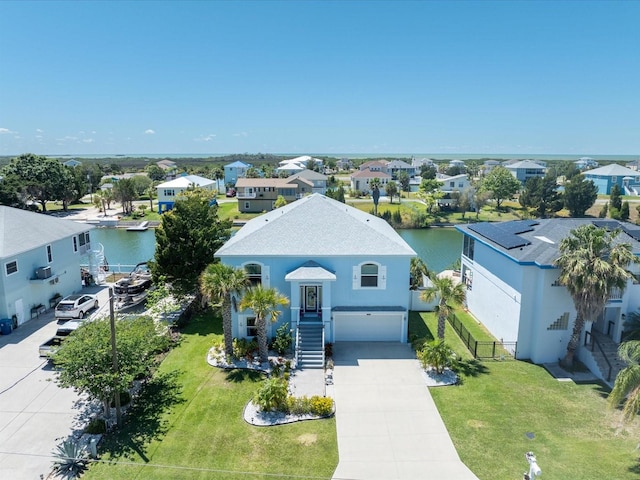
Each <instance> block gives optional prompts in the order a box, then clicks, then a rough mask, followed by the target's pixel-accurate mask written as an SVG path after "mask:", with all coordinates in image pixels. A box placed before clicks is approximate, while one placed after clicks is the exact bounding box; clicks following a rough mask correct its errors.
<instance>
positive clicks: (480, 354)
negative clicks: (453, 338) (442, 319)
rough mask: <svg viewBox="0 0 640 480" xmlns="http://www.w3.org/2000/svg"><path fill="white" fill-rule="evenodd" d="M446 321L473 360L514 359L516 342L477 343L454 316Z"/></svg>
mask: <svg viewBox="0 0 640 480" xmlns="http://www.w3.org/2000/svg"><path fill="white" fill-rule="evenodd" d="M447 320H448V321H449V323H450V324H451V326H452V327H453V329H454V330H455V331H456V333H457V334H458V336H459V337H460V340H462V342H463V343H464V344H465V345H466V346H467V348H468V349H469V351H470V352H471V353H472V354H473V358H500V359H505V358H515V356H516V349H517V342H498V341H494V342H490V341H478V340H476V339H475V338H474V337H473V335H471V332H470V331H469V330H467V327H465V326H464V324H463V323H462V322H461V321H460V319H459V318H458V317H457V316H456V315H455V314H452V315H450V316H449V318H448V319H447Z"/></svg>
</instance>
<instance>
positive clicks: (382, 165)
mask: <svg viewBox="0 0 640 480" xmlns="http://www.w3.org/2000/svg"><path fill="white" fill-rule="evenodd" d="M388 163H389V162H387V161H386V160H370V161H368V162H364V163H362V164H360V166H359V167H358V170H369V171H371V172H384V173H389V171H388V170H387V164H388Z"/></svg>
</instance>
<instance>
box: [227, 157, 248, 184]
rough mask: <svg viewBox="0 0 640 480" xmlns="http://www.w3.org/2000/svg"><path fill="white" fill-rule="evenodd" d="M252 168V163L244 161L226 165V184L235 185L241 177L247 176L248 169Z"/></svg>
mask: <svg viewBox="0 0 640 480" xmlns="http://www.w3.org/2000/svg"><path fill="white" fill-rule="evenodd" d="M250 168H251V164H249V163H244V162H240V161H237V162H233V163H229V164H228V165H225V166H224V184H225V185H226V186H227V187H233V186H235V184H236V182H237V181H238V179H239V178H244V177H246V176H247V170H249V169H250Z"/></svg>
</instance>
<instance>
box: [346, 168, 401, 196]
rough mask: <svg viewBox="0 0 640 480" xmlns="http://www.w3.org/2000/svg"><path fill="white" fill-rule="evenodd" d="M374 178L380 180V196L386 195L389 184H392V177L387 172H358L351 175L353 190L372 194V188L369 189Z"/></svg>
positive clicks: (366, 170)
mask: <svg viewBox="0 0 640 480" xmlns="http://www.w3.org/2000/svg"><path fill="white" fill-rule="evenodd" d="M374 178H377V179H379V180H380V195H385V190H386V187H387V184H388V183H389V182H392V181H393V180H392V179H391V175H389V174H388V173H385V172H381V171H379V170H374V171H372V170H369V169H365V170H356V171H355V172H353V173H352V174H351V177H350V179H351V190H356V191H358V192H362V193H365V194H367V193H371V187H369V183H370V182H371V180H373V179H374Z"/></svg>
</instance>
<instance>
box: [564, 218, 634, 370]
mask: <svg viewBox="0 0 640 480" xmlns="http://www.w3.org/2000/svg"><path fill="white" fill-rule="evenodd" d="M619 234H620V230H619V229H616V230H614V231H612V232H607V231H606V230H604V229H603V228H599V227H596V226H595V225H593V224H585V225H581V226H579V227H578V228H576V229H574V230H571V232H569V236H568V237H566V238H563V239H562V241H561V242H560V256H559V257H558V258H557V259H556V260H555V262H554V263H555V265H556V266H557V267H559V268H560V277H559V278H558V280H559V282H560V283H561V284H562V285H564V286H566V287H567V290H568V291H569V295H571V298H572V299H573V304H574V307H575V309H576V320H575V324H574V326H573V331H572V333H571V337H570V339H569V343H568V345H567V353H566V355H565V357H564V359H563V360H562V362H561V363H562V365H564V366H565V367H572V366H573V357H574V355H575V352H576V350H577V349H578V344H579V341H580V333H581V332H582V329H583V327H584V322H585V321H586V320H591V321H595V320H596V318H597V317H598V315H600V313H602V311H603V310H604V307H605V305H606V303H607V299H608V298H609V295H610V294H611V291H612V290H613V289H615V288H617V289H620V290H624V288H625V287H626V285H627V279H629V278H630V276H631V274H630V273H629V271H628V270H627V266H628V265H629V264H630V263H635V262H637V261H638V258H637V257H636V256H635V255H634V254H633V252H632V251H631V245H630V244H629V243H617V244H614V240H615V239H616V237H618V235H619Z"/></svg>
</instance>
